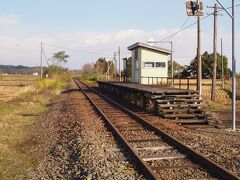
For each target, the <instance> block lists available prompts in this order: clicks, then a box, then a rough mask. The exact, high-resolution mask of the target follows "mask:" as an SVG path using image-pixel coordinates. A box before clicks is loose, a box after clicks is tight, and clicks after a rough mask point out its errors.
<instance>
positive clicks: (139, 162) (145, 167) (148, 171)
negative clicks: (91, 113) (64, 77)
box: [74, 80, 158, 179]
mask: <svg viewBox="0 0 240 180" xmlns="http://www.w3.org/2000/svg"><path fill="white" fill-rule="evenodd" d="M74 81H75V83H76V85H77V86H78V88H79V89H80V90H81V91H82V92H83V94H84V95H85V96H86V97H87V99H88V100H89V101H90V103H91V104H92V105H93V107H94V108H95V109H96V110H97V112H98V113H99V114H100V115H101V116H102V117H103V118H104V120H105V121H106V122H107V124H108V126H109V127H110V128H111V129H112V130H113V132H114V134H115V136H116V137H117V138H119V139H120V140H121V142H122V143H123V144H124V145H125V147H126V149H127V150H128V151H129V152H130V153H131V156H132V157H133V159H134V160H136V164H137V165H139V168H140V169H141V170H142V171H143V173H144V174H145V175H146V176H147V178H149V179H158V177H157V176H156V175H155V173H154V172H153V171H152V170H151V169H150V168H149V167H148V165H147V164H146V163H145V162H144V161H143V160H142V158H141V157H140V156H139V155H138V154H137V151H136V150H134V149H133V148H132V147H131V145H130V144H129V143H128V142H127V140H126V139H125V138H124V137H123V136H122V135H121V133H120V132H119V131H118V130H117V129H116V128H115V127H114V125H113V124H112V123H111V121H110V120H109V119H108V117H106V116H105V114H104V113H103V112H102V111H101V109H99V107H98V106H97V105H96V104H95V103H94V102H93V100H92V99H91V98H90V96H88V95H87V93H86V92H85V91H84V90H83V88H82V87H81V86H80V85H79V84H78V83H77V82H76V80H74ZM80 82H81V81H80ZM81 83H82V82H81ZM82 84H84V83H82ZM84 85H85V84H84ZM85 86H86V87H87V88H89V89H91V90H93V89H92V88H90V87H88V86H87V85H85ZM93 91H94V90H93ZM94 92H95V91H94Z"/></svg>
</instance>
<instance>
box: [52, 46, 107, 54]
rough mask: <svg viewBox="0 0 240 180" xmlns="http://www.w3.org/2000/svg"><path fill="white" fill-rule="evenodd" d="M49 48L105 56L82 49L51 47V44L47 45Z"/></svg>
mask: <svg viewBox="0 0 240 180" xmlns="http://www.w3.org/2000/svg"><path fill="white" fill-rule="evenodd" d="M47 46H49V47H54V48H58V49H65V50H69V51H77V52H83V53H87V54H97V55H105V54H103V53H100V52H94V51H87V50H82V49H70V48H66V47H61V46H54V45H50V44H47Z"/></svg>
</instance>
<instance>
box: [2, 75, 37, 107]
mask: <svg viewBox="0 0 240 180" xmlns="http://www.w3.org/2000/svg"><path fill="white" fill-rule="evenodd" d="M37 80H38V79H37V77H34V76H0V102H1V101H5V102H6V101H10V100H11V99H13V98H14V97H16V96H17V95H18V94H21V93H23V92H27V91H30V90H31V89H32V88H33V87H32V86H33V85H34V84H36V82H37Z"/></svg>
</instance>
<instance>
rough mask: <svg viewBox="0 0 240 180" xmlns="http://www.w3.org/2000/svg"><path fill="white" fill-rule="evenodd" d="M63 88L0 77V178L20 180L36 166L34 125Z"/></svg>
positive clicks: (48, 82)
mask: <svg viewBox="0 0 240 180" xmlns="http://www.w3.org/2000/svg"><path fill="white" fill-rule="evenodd" d="M19 83H21V84H22V85H21V86H19ZM14 85H15V86H14ZM65 85H66V83H64V82H61V81H55V80H42V81H37V79H36V78H33V77H32V76H30V77H27V76H15V77H13V76H11V77H4V78H2V77H1V78H0V92H1V96H0V97H1V101H0V179H3V180H5V179H6V180H7V179H22V177H23V175H24V173H26V171H27V170H28V169H31V168H33V167H35V166H36V165H37V164H38V153H37V152H35V151H34V147H35V146H36V145H37V142H35V140H34V139H33V133H34V130H35V128H36V124H37V122H38V120H39V117H40V116H41V114H42V113H44V112H46V111H47V104H48V103H49V101H50V100H51V99H53V97H55V96H56V95H57V94H58V93H59V91H60V89H62V88H64V87H65Z"/></svg>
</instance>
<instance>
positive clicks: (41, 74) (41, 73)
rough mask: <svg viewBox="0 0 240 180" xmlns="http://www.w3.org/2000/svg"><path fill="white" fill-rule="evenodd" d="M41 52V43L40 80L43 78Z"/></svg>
mask: <svg viewBox="0 0 240 180" xmlns="http://www.w3.org/2000/svg"><path fill="white" fill-rule="evenodd" d="M42 50H43V43H42V42H41V61H40V79H42V76H43V69H42Z"/></svg>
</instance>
